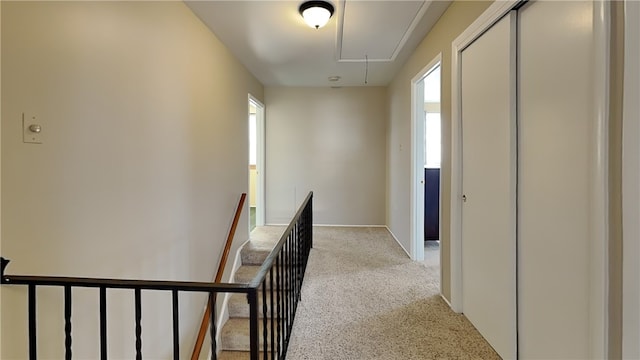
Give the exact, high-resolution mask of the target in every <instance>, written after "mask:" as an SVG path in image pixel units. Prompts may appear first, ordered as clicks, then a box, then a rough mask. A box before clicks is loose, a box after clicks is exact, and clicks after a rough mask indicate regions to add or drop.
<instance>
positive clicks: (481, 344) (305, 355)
mask: <svg viewBox="0 0 640 360" xmlns="http://www.w3.org/2000/svg"><path fill="white" fill-rule="evenodd" d="M439 279H440V276H439V269H438V267H437V265H432V266H427V265H426V264H425V263H419V262H413V261H411V260H410V259H409V258H408V257H407V255H406V254H405V253H404V251H403V250H402V249H401V248H400V246H399V245H398V244H397V243H396V242H395V240H393V238H392V237H391V235H390V234H389V232H388V231H387V230H386V229H384V228H339V227H316V228H314V247H313V250H312V251H311V255H310V258H309V264H308V266H307V272H306V275H305V280H304V284H303V288H302V301H301V302H300V303H299V305H298V311H297V314H296V318H295V323H294V329H293V332H292V335H291V341H290V344H289V349H288V352H287V359H289V360H296V359H309V360H311V359H318V360H319V359H323V360H324V359H340V360H347V359H363V360H364V359H367V360H370V359H385V360H393V359H398V360H408V359H499V356H498V355H497V354H496V353H495V352H494V351H493V349H492V348H491V347H490V346H489V345H488V344H487V342H486V341H485V340H484V339H483V338H482V337H481V336H480V334H479V333H478V332H477V331H476V330H475V329H474V328H473V326H472V325H471V324H470V323H469V321H467V320H466V319H465V318H464V316H462V315H459V314H456V313H454V312H452V311H451V310H450V308H449V306H448V305H447V304H446V303H445V302H444V301H443V300H442V299H441V298H440V296H439V295H438V292H439V290H438V289H439Z"/></svg>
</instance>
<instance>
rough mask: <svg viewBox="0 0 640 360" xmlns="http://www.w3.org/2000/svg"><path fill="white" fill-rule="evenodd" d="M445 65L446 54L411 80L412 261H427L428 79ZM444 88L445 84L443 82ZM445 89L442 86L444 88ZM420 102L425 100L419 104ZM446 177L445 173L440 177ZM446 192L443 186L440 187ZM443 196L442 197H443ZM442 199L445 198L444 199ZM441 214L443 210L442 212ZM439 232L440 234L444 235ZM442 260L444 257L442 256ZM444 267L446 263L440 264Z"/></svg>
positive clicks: (434, 60)
mask: <svg viewBox="0 0 640 360" xmlns="http://www.w3.org/2000/svg"><path fill="white" fill-rule="evenodd" d="M441 62H442V53H440V54H438V55H437V56H436V57H435V59H433V60H431V61H430V62H429V64H427V66H425V67H424V68H422V70H420V71H419V72H418V74H416V76H414V77H413V79H411V164H412V167H411V217H410V226H411V248H410V253H411V259H413V260H415V261H422V260H424V161H425V159H424V147H425V139H424V127H425V118H424V82H423V80H424V78H425V77H426V76H427V74H429V72H431V70H432V69H433V68H434V67H435V66H436V65H438V64H440V63H441ZM440 84H442V80H441V81H440ZM441 86H442V85H441ZM418 99H422V100H421V101H418ZM440 176H442V172H441V174H440ZM440 188H441V189H442V186H441V187H440ZM441 196H442V194H441ZM441 198H442V197H441ZM438 213H440V210H438ZM440 230H441V229H438V232H439V233H442V232H441V231H440ZM441 256H442V255H441ZM440 263H442V262H440ZM440 277H441V279H440V290H441V291H442V271H441V272H440Z"/></svg>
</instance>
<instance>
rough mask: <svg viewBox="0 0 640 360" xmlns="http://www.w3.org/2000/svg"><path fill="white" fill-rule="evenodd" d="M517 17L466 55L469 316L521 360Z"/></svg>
mask: <svg viewBox="0 0 640 360" xmlns="http://www.w3.org/2000/svg"><path fill="white" fill-rule="evenodd" d="M515 26H516V24H515V13H513V12H512V13H510V14H508V15H507V16H505V17H504V18H502V19H501V20H500V21H499V22H497V23H496V24H495V25H494V26H493V27H492V28H491V29H489V30H488V31H487V32H485V33H484V34H483V35H482V36H480V37H479V38H478V39H477V40H475V41H474V42H473V43H472V44H471V45H469V46H468V47H467V48H466V49H465V50H463V51H462V53H461V66H462V73H461V81H462V83H461V89H462V90H461V91H462V139H463V140H462V144H463V148H462V167H463V169H462V176H463V184H462V186H463V194H464V195H465V197H466V201H464V203H463V206H462V277H463V280H462V292H463V312H464V314H465V315H466V317H467V318H468V319H469V320H470V321H471V322H472V323H473V325H474V326H475V327H476V328H477V329H478V331H479V332H480V333H481V334H482V335H483V336H484V337H485V339H487V341H488V342H489V343H490V344H491V346H493V348H494V349H495V350H496V351H497V352H498V354H499V355H500V356H501V357H502V358H504V359H513V358H515V357H516V346H517V340H516V329H517V326H516V229H515V224H516V214H515V213H516V212H515V210H516V202H515V195H516V190H515V180H516V144H515V139H516V131H515V124H516V118H515V115H516V108H515V103H516V102H515V81H516V79H515V74H516V71H515V69H516V67H515V50H516V47H515V40H516V35H515V34H516V33H515Z"/></svg>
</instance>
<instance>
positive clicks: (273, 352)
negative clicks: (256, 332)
mask: <svg viewBox="0 0 640 360" xmlns="http://www.w3.org/2000/svg"><path fill="white" fill-rule="evenodd" d="M274 266H275V265H273V264H272V265H271V269H269V282H270V283H271V290H270V291H269V295H270V296H269V297H270V301H269V307H270V308H271V359H275V355H276V354H275V351H276V339H275V334H274V332H275V331H274V330H275V328H274V327H275V324H274V323H273V322H274V320H275V317H274V313H273V312H274V306H273V291H274V290H273V287H274V283H273V267H274ZM276 291H278V290H276Z"/></svg>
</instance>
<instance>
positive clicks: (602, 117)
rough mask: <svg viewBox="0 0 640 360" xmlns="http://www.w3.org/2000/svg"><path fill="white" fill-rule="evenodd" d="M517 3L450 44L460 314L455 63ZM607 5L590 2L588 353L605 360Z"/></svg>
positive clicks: (455, 280) (496, 8)
mask: <svg viewBox="0 0 640 360" xmlns="http://www.w3.org/2000/svg"><path fill="white" fill-rule="evenodd" d="M521 2H522V1H521V0H506V1H496V2H494V3H493V4H491V6H489V8H488V9H487V10H486V11H485V12H484V13H482V15H480V16H479V17H478V19H476V20H475V21H474V22H473V23H472V24H471V25H470V26H469V27H468V28H467V29H466V30H465V31H464V32H463V33H462V34H460V36H458V37H457V38H456V39H455V40H454V41H453V43H452V44H451V53H452V54H451V69H452V71H451V113H452V114H451V137H452V139H451V262H450V263H451V308H452V309H453V310H454V311H456V312H463V310H464V309H463V306H462V298H463V296H464V294H463V293H462V221H461V220H462V123H461V105H462V103H461V83H460V81H461V62H460V54H461V52H462V50H464V49H465V48H466V47H467V46H468V45H469V44H471V43H472V42H473V41H474V40H475V39H477V38H478V37H479V36H480V35H482V33H484V32H485V31H486V30H487V29H489V28H490V27H491V26H492V25H493V24H494V23H496V22H497V21H498V20H500V19H501V18H502V17H503V16H504V15H506V14H507V13H508V12H509V11H510V10H512V9H514V8H515V7H517V6H518V5H519V4H520V3H521ZM609 22H610V13H609V5H608V4H607V2H606V0H598V1H595V4H594V35H595V36H594V39H595V41H596V49H595V51H594V53H595V54H596V57H595V59H594V61H595V71H594V72H595V74H597V76H596V77H595V86H594V93H593V99H594V109H595V117H594V121H593V124H592V127H593V131H592V136H593V142H592V143H593V144H594V146H595V148H594V149H593V153H594V154H595V156H596V159H595V161H594V164H595V166H594V169H593V172H592V174H591V175H592V179H593V181H592V186H591V193H592V198H593V200H594V203H593V208H592V212H591V217H592V222H591V223H592V227H591V229H590V230H591V235H592V238H591V239H590V245H591V248H590V254H591V255H590V260H591V261H590V262H591V264H592V267H591V270H590V278H591V280H592V286H591V292H590V294H589V295H590V300H591V312H590V313H591V314H592V315H593V316H592V318H591V327H590V337H591V340H592V341H591V342H590V343H591V344H592V345H591V346H592V348H591V353H592V356H593V357H594V358H606V354H607V347H608V343H607V339H608V336H607V330H606V329H607V326H608V317H607V314H608V300H607V297H608V225H609V221H608V181H607V179H608V151H609V150H608V127H607V120H608V111H609V101H608V94H609V86H608V84H609V70H608V69H609V55H608V54H609Z"/></svg>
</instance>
